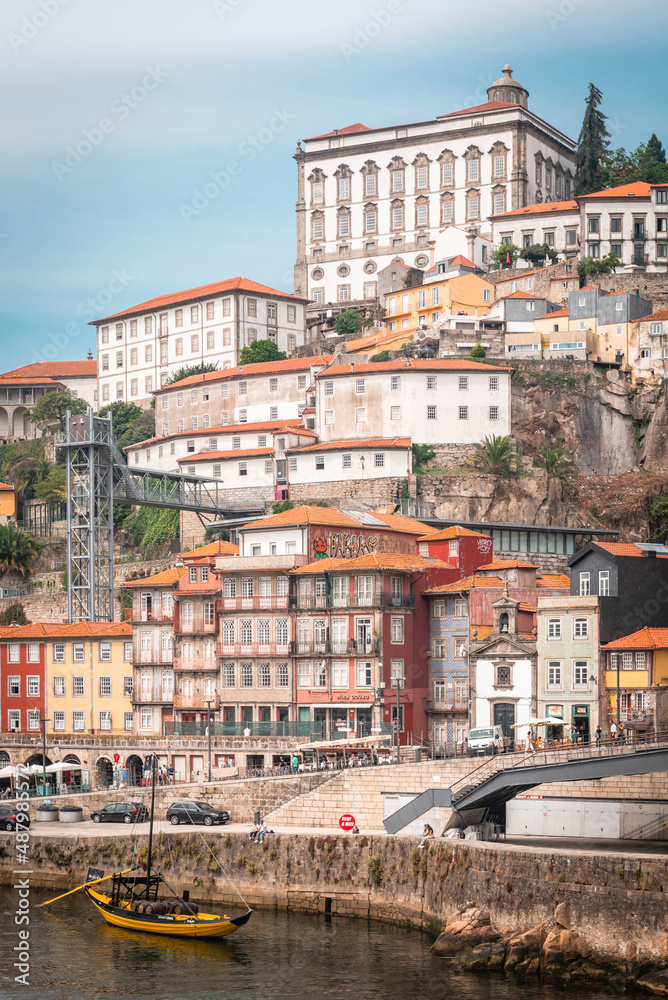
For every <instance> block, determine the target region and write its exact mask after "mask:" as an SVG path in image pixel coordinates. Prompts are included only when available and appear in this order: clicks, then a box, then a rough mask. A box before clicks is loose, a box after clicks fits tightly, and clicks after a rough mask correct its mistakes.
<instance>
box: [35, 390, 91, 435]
mask: <svg viewBox="0 0 668 1000" xmlns="http://www.w3.org/2000/svg"><path fill="white" fill-rule="evenodd" d="M68 410H69V411H70V413H71V414H72V416H77V415H78V414H81V413H87V412H88V403H87V402H86V400H85V399H79V398H78V396H75V395H74V393H73V392H72V390H71V389H54V390H53V391H52V392H45V393H44V395H43V396H40V397H39V399H38V400H37V402H36V403H35V405H34V406H33V408H32V410H31V411H30V419H31V421H32V422H33V423H34V424H52V423H54V422H55V421H56V420H57V421H58V424H59V425H60V429H61V431H62V430H64V429H65V414H66V413H67V411H68Z"/></svg>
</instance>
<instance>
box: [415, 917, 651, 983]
mask: <svg viewBox="0 0 668 1000" xmlns="http://www.w3.org/2000/svg"><path fill="white" fill-rule="evenodd" d="M431 950H432V953H433V954H434V955H436V956H438V957H439V958H443V959H445V960H447V962H448V964H449V965H450V966H451V967H452V968H453V969H456V970H457V971H461V972H503V973H512V974H514V975H516V976H535V975H539V974H540V975H545V976H550V977H552V978H554V979H557V980H560V981H561V982H562V983H580V982H594V983H601V984H605V985H608V986H612V987H616V988H617V989H618V990H623V989H625V988H627V987H631V986H633V987H636V988H638V989H641V990H643V991H645V992H647V993H652V994H655V995H658V996H668V968H660V967H659V966H658V965H657V963H655V962H651V961H638V960H637V947H636V948H634V947H633V946H629V947H628V948H627V954H626V964H625V965H624V966H619V965H616V964H611V963H610V962H607V961H601V960H600V959H597V957H596V956H595V955H594V954H593V953H592V949H591V946H590V944H589V942H588V941H587V938H586V937H585V936H583V935H582V934H579V933H578V932H577V930H575V929H573V928H572V922H571V916H570V908H569V906H568V903H559V905H558V906H557V907H556V909H555V911H554V919H553V922H552V924H551V925H549V924H548V923H547V922H546V921H543V922H541V923H539V924H537V925H536V926H535V927H531V928H529V929H528V930H523V931H515V932H513V931H510V932H506V933H501V931H499V930H497V929H496V927H494V925H493V924H492V920H491V917H490V915H489V913H486V912H485V911H484V910H481V909H480V908H478V907H476V906H471V907H468V908H466V909H464V910H463V911H462V913H461V914H460V915H459V916H458V917H456V918H455V919H454V920H451V921H450V922H449V923H448V924H447V925H446V927H445V930H444V931H443V932H442V933H441V934H440V935H439V936H438V938H437V939H436V941H435V942H434V944H433V945H432V949H431Z"/></svg>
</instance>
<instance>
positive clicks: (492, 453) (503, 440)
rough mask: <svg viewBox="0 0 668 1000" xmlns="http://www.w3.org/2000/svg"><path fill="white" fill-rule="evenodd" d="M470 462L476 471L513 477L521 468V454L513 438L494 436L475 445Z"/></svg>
mask: <svg viewBox="0 0 668 1000" xmlns="http://www.w3.org/2000/svg"><path fill="white" fill-rule="evenodd" d="M469 461H470V462H471V464H472V465H474V466H475V467H476V469H480V471H481V472H489V473H490V475H492V476H512V475H515V473H516V472H517V469H518V467H519V464H520V453H519V451H518V450H517V448H516V447H515V443H514V442H513V440H512V438H509V437H502V436H501V435H497V434H493V435H492V436H491V437H486V438H484V439H483V441H481V442H480V443H479V444H477V445H475V451H474V452H473V454H472V455H471V457H470V459H469Z"/></svg>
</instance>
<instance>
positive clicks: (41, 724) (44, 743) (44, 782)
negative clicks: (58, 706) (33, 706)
mask: <svg viewBox="0 0 668 1000" xmlns="http://www.w3.org/2000/svg"><path fill="white" fill-rule="evenodd" d="M47 722H51V719H48V718H47V719H40V720H39V724H40V726H41V727H42V795H46V724H47Z"/></svg>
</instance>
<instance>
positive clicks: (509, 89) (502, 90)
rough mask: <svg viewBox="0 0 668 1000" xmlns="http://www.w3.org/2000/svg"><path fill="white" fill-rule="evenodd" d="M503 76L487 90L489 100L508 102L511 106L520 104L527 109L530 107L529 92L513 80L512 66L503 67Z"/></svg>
mask: <svg viewBox="0 0 668 1000" xmlns="http://www.w3.org/2000/svg"><path fill="white" fill-rule="evenodd" d="M502 72H503V76H502V77H500V78H499V79H498V80H497V81H496V83H493V84H492V86H491V87H488V88H487V99H488V100H489V101H507V102H509V103H510V104H519V105H521V107H523V108H526V107H527V105H528V99H529V91H528V90H525V88H524V87H523V86H522V84H521V83H518V82H517V80H514V79H513V70H512V66H508V65H507V64H506V65H505V66H504V67H503V71H502Z"/></svg>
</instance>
